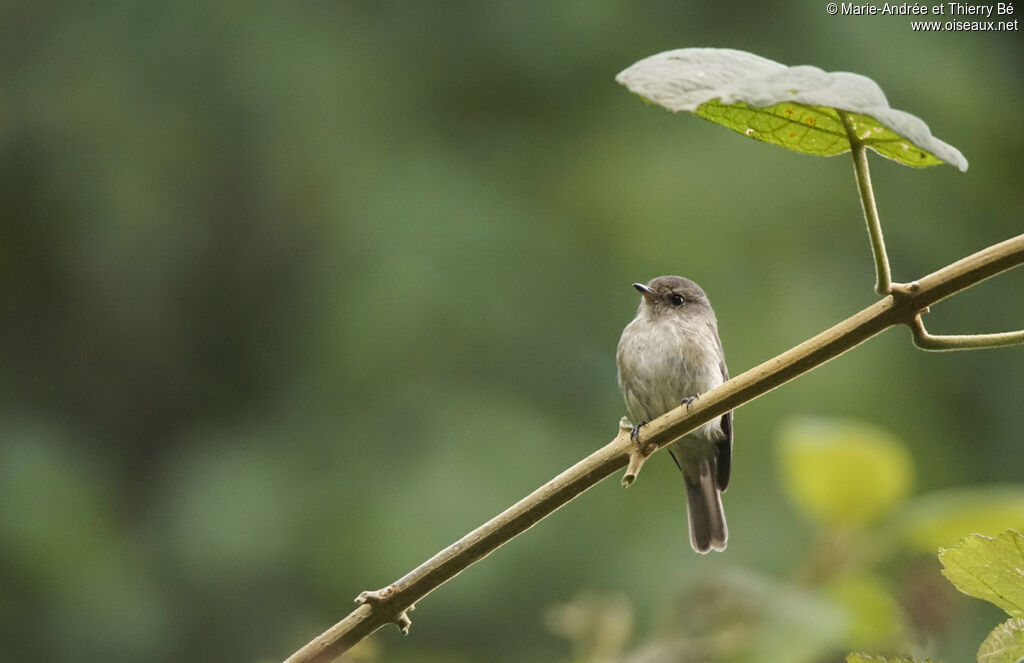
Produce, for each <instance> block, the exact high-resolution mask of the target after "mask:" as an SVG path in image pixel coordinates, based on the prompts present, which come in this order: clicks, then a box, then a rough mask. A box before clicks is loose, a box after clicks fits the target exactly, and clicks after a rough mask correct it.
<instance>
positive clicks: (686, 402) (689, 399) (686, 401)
mask: <svg viewBox="0 0 1024 663" xmlns="http://www.w3.org/2000/svg"><path fill="white" fill-rule="evenodd" d="M698 398H700V392H699V391H698V392H697V393H696V394H694V395H693V396H687V397H686V398H684V399H683V400H681V401H679V404H680V405H685V406H686V409H687V410H689V409H690V403H692V402H694V401H695V400H697V399H698Z"/></svg>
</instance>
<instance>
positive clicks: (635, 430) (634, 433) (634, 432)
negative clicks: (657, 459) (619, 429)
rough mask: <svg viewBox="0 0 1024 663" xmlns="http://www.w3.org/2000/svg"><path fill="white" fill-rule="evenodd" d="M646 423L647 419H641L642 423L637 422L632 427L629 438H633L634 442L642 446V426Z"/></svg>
mask: <svg viewBox="0 0 1024 663" xmlns="http://www.w3.org/2000/svg"><path fill="white" fill-rule="evenodd" d="M646 425H647V422H646V421H641V422H640V423H638V424H635V425H634V426H633V427H632V428H630V429H629V439H631V440H633V442H635V443H636V445H637V446H640V428H641V427H642V426H646Z"/></svg>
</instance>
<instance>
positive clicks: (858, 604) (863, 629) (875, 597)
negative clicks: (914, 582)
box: [825, 574, 902, 648]
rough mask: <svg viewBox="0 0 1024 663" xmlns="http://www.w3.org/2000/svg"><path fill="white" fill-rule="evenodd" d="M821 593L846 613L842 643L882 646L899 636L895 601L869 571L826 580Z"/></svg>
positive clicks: (899, 624) (899, 616)
mask: <svg viewBox="0 0 1024 663" xmlns="http://www.w3.org/2000/svg"><path fill="white" fill-rule="evenodd" d="M825 594H826V595H827V596H828V597H829V598H830V599H832V600H833V601H834V602H835V603H836V604H837V605H839V606H840V607H842V608H843V610H845V611H846V614H847V616H848V617H849V619H848V622H847V630H846V637H845V643H846V646H848V647H851V648H853V647H857V648H860V647H864V648H875V647H884V646H885V645H886V644H888V643H890V642H893V641H895V640H896V638H897V637H898V636H899V634H900V629H901V626H902V624H901V622H902V616H901V614H900V608H899V604H898V603H897V602H896V599H894V598H893V596H892V595H891V594H890V593H889V591H888V590H887V589H886V587H885V584H884V583H882V581H880V580H879V579H878V578H876V577H874V576H871V575H869V574H859V575H854V576H845V577H842V578H840V579H838V580H835V581H833V582H832V583H830V584H829V585H828V587H826V589H825Z"/></svg>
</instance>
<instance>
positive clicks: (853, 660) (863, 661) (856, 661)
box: [846, 654, 931, 663]
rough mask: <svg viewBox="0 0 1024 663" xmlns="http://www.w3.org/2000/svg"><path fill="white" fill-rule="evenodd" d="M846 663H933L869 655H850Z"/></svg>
mask: <svg viewBox="0 0 1024 663" xmlns="http://www.w3.org/2000/svg"><path fill="white" fill-rule="evenodd" d="M846 663H931V659H926V660H923V661H922V660H919V659H916V658H903V657H902V656H901V657H899V658H886V657H884V656H870V655H868V654H849V655H848V656H847V657H846Z"/></svg>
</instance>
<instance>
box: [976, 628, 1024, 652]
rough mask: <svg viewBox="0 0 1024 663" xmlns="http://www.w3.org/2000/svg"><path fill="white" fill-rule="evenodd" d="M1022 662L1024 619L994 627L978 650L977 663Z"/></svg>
mask: <svg viewBox="0 0 1024 663" xmlns="http://www.w3.org/2000/svg"><path fill="white" fill-rule="evenodd" d="M1020 661H1024V619H1020V618H1017V619H1010V620H1007V621H1005V622H1003V623H1002V624H1000V625H999V626H997V627H995V628H994V629H993V630H992V632H991V633H989V634H988V637H987V638H985V642H983V643H981V647H979V648H978V663H1020Z"/></svg>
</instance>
